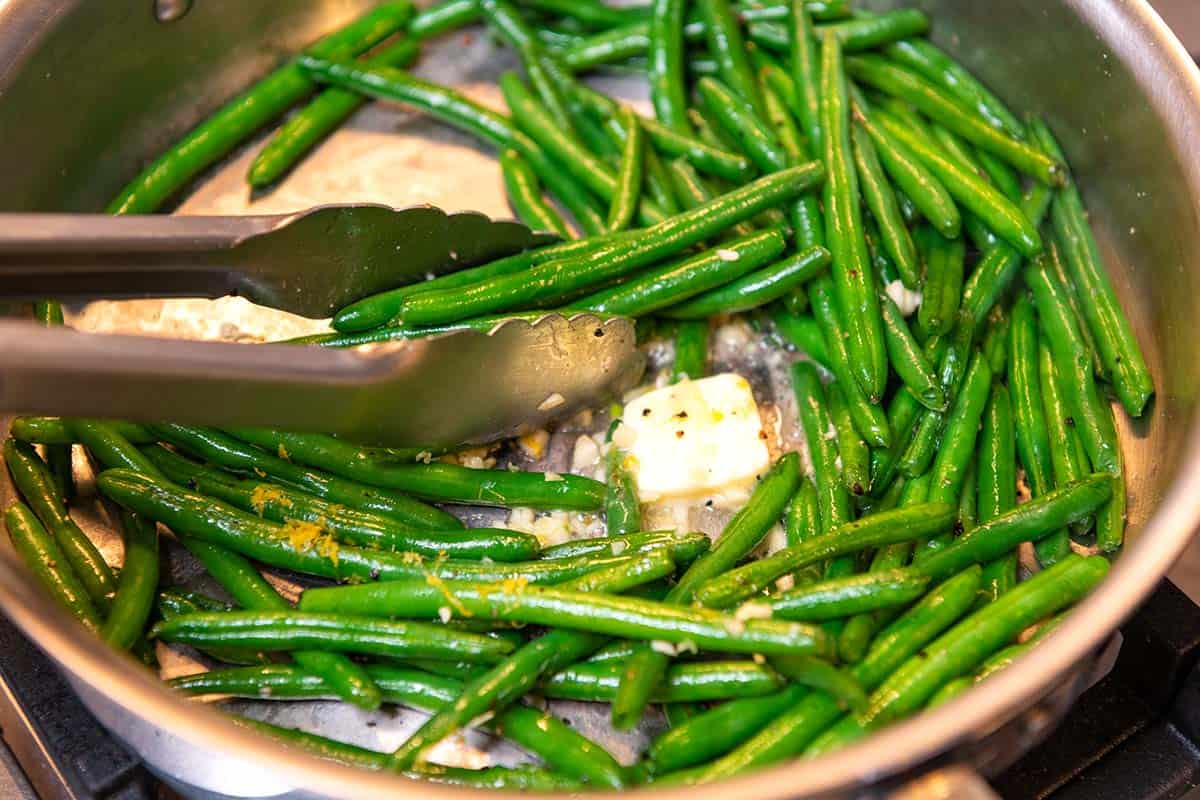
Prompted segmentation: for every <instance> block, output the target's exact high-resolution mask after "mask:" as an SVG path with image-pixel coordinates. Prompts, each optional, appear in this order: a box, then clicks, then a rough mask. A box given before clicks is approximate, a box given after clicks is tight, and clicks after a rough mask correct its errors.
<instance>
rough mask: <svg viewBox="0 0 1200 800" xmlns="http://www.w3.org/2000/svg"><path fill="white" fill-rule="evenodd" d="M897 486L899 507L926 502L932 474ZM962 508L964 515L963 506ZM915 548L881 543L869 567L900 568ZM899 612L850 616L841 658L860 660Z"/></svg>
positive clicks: (841, 641) (843, 634)
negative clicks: (880, 632)
mask: <svg viewBox="0 0 1200 800" xmlns="http://www.w3.org/2000/svg"><path fill="white" fill-rule="evenodd" d="M895 486H899V497H898V498H897V500H896V507H900V508H908V507H910V506H913V505H916V504H917V503H923V502H925V498H926V496H927V495H928V493H929V475H928V474H926V475H923V476H921V477H920V478H914V479H912V480H910V481H904V480H903V479H901V480H898V481H896V482H895V485H894V486H893V488H892V489H891V490H889V494H891V493H895V491H896V489H895ZM888 510H890V508H889V509H888ZM959 512H960V516H961V508H960V509H959ZM864 515H865V512H864ZM912 550H913V547H912V545H911V544H910V543H908V542H901V543H899V544H891V545H888V546H887V547H881V548H879V549H878V550H876V551H875V555H874V556H872V557H871V565H870V567H869V568H868V571H869V572H885V571H888V570H894V569H899V568H901V567H903V566H905V565H906V564H907V563H908V559H909V556H910V555H911V554H912ZM895 612H896V609H890V610H885V611H876V612H872V613H868V614H858V615H856V616H854V617H852V618H851V619H849V620H847V621H846V625H845V627H844V628H842V632H841V634H840V635H839V636H838V656H839V658H841V660H842V661H844V662H846V663H848V664H857V663H858V662H859V661H861V660H862V659H863V656H865V655H866V652H867V647H868V645H870V643H871V638H872V637H873V636H874V635H875V633H876V631H878V630H879V629H880V628H882V627H883V626H884V625H886V624H887V623H889V622H890V621H892V619H894V618H895V616H896V613H895Z"/></svg>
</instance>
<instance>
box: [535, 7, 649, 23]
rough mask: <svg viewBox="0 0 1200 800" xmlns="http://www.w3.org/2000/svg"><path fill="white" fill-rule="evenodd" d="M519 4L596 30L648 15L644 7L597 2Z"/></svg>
mask: <svg viewBox="0 0 1200 800" xmlns="http://www.w3.org/2000/svg"><path fill="white" fill-rule="evenodd" d="M521 4H522V5H523V6H528V7H529V8H533V9H536V10H538V11H544V12H546V13H549V14H554V15H556V16H562V17H566V18H567V19H572V20H576V21H578V22H581V23H583V24H585V25H587V26H589V27H598V28H611V27H613V26H615V25H620V24H622V23H624V22H628V21H629V19H630V18H631V17H633V18H636V19H642V18H644V17H645V16H646V15H647V14H648V13H649V8H648V7H647V6H644V5H642V6H628V7H622V8H616V7H613V6H608V5H605V4H604V3H602V2H599V0H521Z"/></svg>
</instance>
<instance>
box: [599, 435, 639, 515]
mask: <svg viewBox="0 0 1200 800" xmlns="http://www.w3.org/2000/svg"><path fill="white" fill-rule="evenodd" d="M628 459H629V456H628V455H626V454H625V452H624V451H622V450H621V449H620V448H619V447H617V446H616V445H615V444H614V445H610V446H609V450H608V455H607V457H606V459H605V463H606V464H607V466H608V481H607V491H606V493H605V497H604V522H605V526H606V529H607V531H608V535H609V536H626V535H628V534H631V533H636V532H637V531H640V530H641V529H642V506H641V503H640V502H639V501H638V493H637V482H636V480H635V479H634V477H633V474H632V473H631V472H630V470H629V464H628V463H627V461H628Z"/></svg>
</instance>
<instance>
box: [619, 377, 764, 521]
mask: <svg viewBox="0 0 1200 800" xmlns="http://www.w3.org/2000/svg"><path fill="white" fill-rule="evenodd" d="M613 441H614V443H615V444H616V445H617V446H618V447H620V448H621V449H622V450H624V451H625V452H626V453H628V455H629V458H630V469H631V471H632V472H633V473H634V475H636V476H637V487H638V495H639V497H640V499H641V500H642V502H654V501H659V500H670V499H678V498H688V497H699V496H705V495H712V494H719V493H735V494H736V493H742V492H745V491H747V490H748V489H749V488H750V487H752V485H753V483H754V481H755V479H756V478H758V477H759V476H760V475H762V474H763V473H764V472H765V471H766V470H767V468H768V467H769V466H770V454H769V452H768V451H767V443H766V435H765V433H764V431H763V427H762V420H761V419H760V418H759V415H758V406H757V405H756V404H755V402H754V394H753V393H752V392H751V390H750V384H749V383H747V381H746V379H745V378H743V377H742V376H740V375H734V374H732V373H726V374H723V375H714V376H712V377H709V378H703V379H702V380H698V381H683V382H682V383H677V384H675V385H674V386H667V387H664V388H662V389H656V390H654V391H652V392H648V393H646V394H643V395H640V396H639V397H637V398H636V399H634V400H632V401H630V402H629V404H628V405H626V406H625V410H624V413H623V415H622V424H621V428H620V429H619V430H618V431H617V432H616V435H615V436H614V438H613Z"/></svg>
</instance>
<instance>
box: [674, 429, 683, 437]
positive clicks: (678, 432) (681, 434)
mask: <svg viewBox="0 0 1200 800" xmlns="http://www.w3.org/2000/svg"><path fill="white" fill-rule="evenodd" d="M675 438H676V439H682V438H683V431H675Z"/></svg>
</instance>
